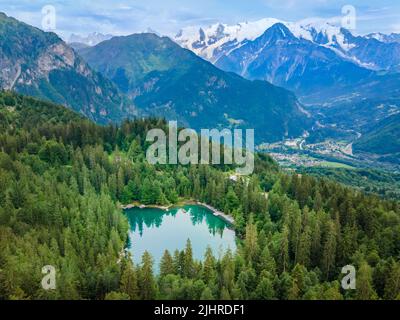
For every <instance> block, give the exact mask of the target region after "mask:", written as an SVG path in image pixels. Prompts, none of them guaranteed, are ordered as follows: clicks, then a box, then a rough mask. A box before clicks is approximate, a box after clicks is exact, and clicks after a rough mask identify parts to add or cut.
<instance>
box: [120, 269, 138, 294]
mask: <svg viewBox="0 0 400 320" xmlns="http://www.w3.org/2000/svg"><path fill="white" fill-rule="evenodd" d="M120 291H121V292H122V293H125V294H127V295H128V296H129V298H130V300H137V299H139V287H138V279H137V274H136V270H135V268H134V266H133V264H132V262H131V261H129V262H128V263H127V264H126V266H125V269H124V271H123V273H122V276H121V283H120Z"/></svg>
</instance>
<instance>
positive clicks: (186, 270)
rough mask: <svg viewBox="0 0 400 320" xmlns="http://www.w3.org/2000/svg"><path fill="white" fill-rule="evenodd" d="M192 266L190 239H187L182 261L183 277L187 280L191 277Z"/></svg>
mask: <svg viewBox="0 0 400 320" xmlns="http://www.w3.org/2000/svg"><path fill="white" fill-rule="evenodd" d="M193 271H194V264H193V250H192V243H191V242H190V239H187V242H186V248H185V254H184V261H183V275H184V277H187V278H192V277H193Z"/></svg>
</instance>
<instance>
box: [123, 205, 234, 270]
mask: <svg viewBox="0 0 400 320" xmlns="http://www.w3.org/2000/svg"><path fill="white" fill-rule="evenodd" d="M125 213H126V216H127V217H128V220H129V225H130V230H129V243H128V250H129V251H130V252H131V253H132V256H133V261H134V262H135V263H139V262H140V260H141V256H142V254H143V253H144V251H145V250H147V251H148V252H149V253H150V254H151V255H152V256H153V258H154V262H155V271H156V272H158V266H159V262H160V259H161V257H162V255H163V253H164V251H165V250H166V249H168V250H169V251H170V253H171V254H173V253H174V251H175V250H176V249H178V250H183V249H184V248H185V246H186V241H187V239H190V241H191V243H192V248H193V257H194V258H195V259H197V260H202V259H203V257H204V253H205V251H206V248H207V246H210V247H211V249H212V251H213V253H214V255H215V256H216V257H218V256H220V255H222V254H223V253H224V252H226V250H227V249H228V248H230V249H231V250H232V251H235V250H236V236H235V231H233V230H232V229H231V228H229V225H228V224H227V223H226V222H225V221H223V220H222V219H220V218H218V217H216V216H214V215H213V214H212V212H211V211H210V210H208V209H207V208H204V207H202V206H197V205H187V206H183V207H181V208H173V209H170V210H168V211H165V210H161V209H153V208H144V209H140V208H133V209H129V210H126V211H125Z"/></svg>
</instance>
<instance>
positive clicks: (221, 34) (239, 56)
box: [174, 19, 400, 103]
mask: <svg viewBox="0 0 400 320" xmlns="http://www.w3.org/2000/svg"><path fill="white" fill-rule="evenodd" d="M399 36H400V35H397V34H391V35H387V36H384V35H382V34H370V35H367V36H354V35H353V34H352V33H351V32H350V31H349V30H346V29H345V28H342V27H340V26H336V25H334V24H333V23H331V22H320V21H314V22H310V21H301V22H298V23H291V22H284V21H279V20H277V19H262V20H259V21H255V22H247V23H239V24H237V25H235V26H229V25H226V24H221V23H219V24H215V25H212V26H210V27H209V28H204V29H203V28H196V27H190V28H185V29H182V30H181V31H180V32H179V33H178V34H177V35H176V36H175V38H174V39H175V41H176V42H177V43H179V44H180V45H182V46H183V47H186V48H188V49H190V50H192V51H193V52H195V53H196V54H198V55H199V56H201V57H203V58H205V59H207V60H209V61H211V62H212V63H214V64H215V65H216V66H218V67H219V68H221V69H223V70H226V71H233V72H236V73H238V74H240V75H242V76H244V77H246V78H248V79H259V80H267V81H270V82H271V83H273V84H275V85H279V86H283V87H285V88H287V89H290V90H293V91H294V92H295V93H296V94H297V95H299V96H300V97H301V99H302V101H304V102H313V103H314V102H323V100H324V99H325V97H326V94H328V95H331V96H338V95H339V94H342V91H341V90H340V89H341V88H348V90H347V93H351V90H352V86H354V85H358V84H359V83H366V82H372V80H371V81H370V80H369V79H370V77H371V78H373V77H375V76H376V75H377V72H378V71H379V72H381V73H382V72H385V73H392V72H398V71H399V70H400V69H399V68H400V43H399V42H398V38H399ZM349 85H350V87H349ZM315 93H321V94H320V95H318V94H315ZM310 95H311V96H312V99H308V98H309V96H310ZM316 97H318V98H319V99H316Z"/></svg>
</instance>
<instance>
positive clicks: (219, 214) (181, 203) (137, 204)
mask: <svg viewBox="0 0 400 320" xmlns="http://www.w3.org/2000/svg"><path fill="white" fill-rule="evenodd" d="M185 205H199V206H202V207H204V208H206V209H208V210H210V211H211V212H212V214H213V215H214V216H216V217H218V218H220V219H222V220H224V221H225V222H226V223H228V224H230V225H231V226H234V225H235V219H234V218H233V217H232V216H230V215H227V214H225V213H224V212H222V211H220V210H218V209H216V208H214V207H213V206H211V205H209V204H207V203H203V202H200V201H196V200H184V201H179V202H178V203H176V204H173V205H169V206H161V205H154V204H150V205H145V204H143V203H140V202H138V201H135V202H133V203H131V204H127V205H121V206H120V207H121V209H122V210H129V209H133V208H139V209H160V210H164V211H167V210H169V209H172V208H179V207H182V206H185Z"/></svg>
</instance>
